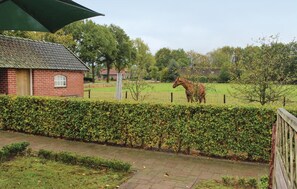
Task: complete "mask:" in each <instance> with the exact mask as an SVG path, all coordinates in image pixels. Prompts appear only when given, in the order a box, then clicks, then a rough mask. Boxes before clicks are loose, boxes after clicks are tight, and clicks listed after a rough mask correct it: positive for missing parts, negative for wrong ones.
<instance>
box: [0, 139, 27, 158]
mask: <svg viewBox="0 0 297 189" xmlns="http://www.w3.org/2000/svg"><path fill="white" fill-rule="evenodd" d="M28 146H29V143H28V142H20V143H13V144H10V145H7V146H4V147H3V148H2V149H1V150H0V162H3V161H7V160H9V159H11V158H13V157H15V156H17V155H18V154H21V153H23V152H24V151H25V150H26V149H27V147H28Z"/></svg>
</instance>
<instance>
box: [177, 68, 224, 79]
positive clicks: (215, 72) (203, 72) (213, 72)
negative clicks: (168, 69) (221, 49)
mask: <svg viewBox="0 0 297 189" xmlns="http://www.w3.org/2000/svg"><path fill="white" fill-rule="evenodd" d="M180 72H181V74H191V75H198V76H204V77H211V76H219V75H220V72H221V69H220V68H195V69H187V68H182V69H181V71H180Z"/></svg>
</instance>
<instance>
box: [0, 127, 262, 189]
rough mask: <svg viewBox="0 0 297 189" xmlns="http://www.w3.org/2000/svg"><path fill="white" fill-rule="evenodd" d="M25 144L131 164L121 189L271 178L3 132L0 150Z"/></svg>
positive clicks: (254, 167) (212, 162) (198, 160)
mask: <svg viewBox="0 0 297 189" xmlns="http://www.w3.org/2000/svg"><path fill="white" fill-rule="evenodd" d="M21 141H27V142H30V147H31V148H32V149H33V150H39V149H46V150H52V151H70V152H75V153H78V154H81V155H88V156H98V157H102V158H106V159H118V160H122V161H125V162H128V163H131V164H132V165H133V166H132V168H133V169H134V170H136V173H135V175H134V176H133V177H132V178H130V179H129V180H128V181H127V182H126V183H124V184H122V185H121V186H120V188H122V189H182V188H185V189H187V188H193V186H194V185H195V184H196V183H197V182H199V181H201V180H204V179H220V178H221V176H227V175H228V176H238V177H261V176H263V175H268V165H266V164H255V163H244V162H233V161H228V160H218V159H211V158H205V157H192V156H186V155H177V154H171V153H163V152H153V151H145V150H139V149H130V148H122V147H114V146H105V145H99V144H93V143H83V142H75V141H68V140H62V139H54V138H49V137H41V136H33V135H27V134H22V133H15V132H7V131H0V147H2V146H4V145H7V144H10V143H14V142H21Z"/></svg>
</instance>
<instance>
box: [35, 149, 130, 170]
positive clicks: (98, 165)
mask: <svg viewBox="0 0 297 189" xmlns="http://www.w3.org/2000/svg"><path fill="white" fill-rule="evenodd" d="M38 157H40V158H44V159H48V160H53V161H59V162H62V163H66V164H70V165H80V166H84V167H88V168H93V169H102V168H108V169H112V170H114V171H124V172H128V171H129V170H130V168H131V165H130V164H128V163H124V162H121V161H118V160H105V159H101V158H97V157H89V156H79V155H76V154H72V153H69V152H59V153H55V152H51V151H47V150H39V151H38Z"/></svg>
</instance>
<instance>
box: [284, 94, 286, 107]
mask: <svg viewBox="0 0 297 189" xmlns="http://www.w3.org/2000/svg"><path fill="white" fill-rule="evenodd" d="M283 106H284V107H285V106H286V97H285V96H284V101H283Z"/></svg>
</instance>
